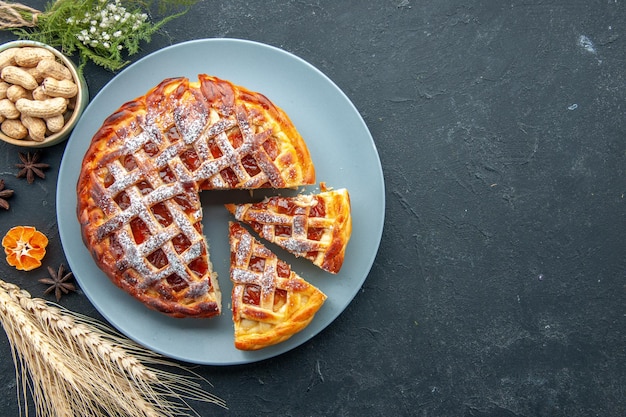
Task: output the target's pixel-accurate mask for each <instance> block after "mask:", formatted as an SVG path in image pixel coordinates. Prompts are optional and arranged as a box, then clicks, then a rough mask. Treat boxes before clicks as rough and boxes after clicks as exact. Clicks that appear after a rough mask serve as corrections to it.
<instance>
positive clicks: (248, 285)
mask: <svg viewBox="0 0 626 417" xmlns="http://www.w3.org/2000/svg"><path fill="white" fill-rule="evenodd" d="M229 237H230V279H231V281H232V282H233V291H232V309H233V323H234V327H235V347H236V348H237V349H240V350H258V349H262V348H264V347H267V346H271V345H274V344H277V343H280V342H283V341H285V340H287V339H289V338H290V337H291V336H293V335H294V334H296V333H297V332H299V331H301V330H302V329H304V328H305V327H306V326H307V325H308V324H309V323H310V322H311V320H313V317H314V316H315V313H316V312H317V311H318V310H319V309H320V307H321V306H322V304H324V301H325V300H326V295H325V294H324V293H322V292H321V291H320V290H318V289H317V288H315V287H314V286H313V285H311V284H309V283H308V282H306V281H305V280H304V279H302V278H301V277H300V276H298V275H297V274H296V273H295V272H294V271H292V270H291V267H290V266H289V265H288V264H287V263H285V262H284V261H281V260H280V259H278V257H277V256H276V254H274V253H273V252H272V251H270V250H269V249H268V248H267V247H265V246H264V245H263V244H261V242H259V241H258V240H256V239H255V238H254V237H252V235H251V234H250V233H249V232H248V231H247V230H246V229H245V228H244V227H243V226H241V225H240V224H239V223H235V222H230V223H229Z"/></svg>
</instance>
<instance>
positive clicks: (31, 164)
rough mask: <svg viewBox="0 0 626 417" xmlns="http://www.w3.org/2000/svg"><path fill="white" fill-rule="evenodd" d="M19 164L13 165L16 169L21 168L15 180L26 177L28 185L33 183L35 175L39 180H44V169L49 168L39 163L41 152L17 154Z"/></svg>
mask: <svg viewBox="0 0 626 417" xmlns="http://www.w3.org/2000/svg"><path fill="white" fill-rule="evenodd" d="M19 156H20V160H21V161H22V163H21V164H15V166H16V167H18V168H21V170H20V172H18V173H17V178H23V177H26V181H28V183H29V184H32V183H33V181H35V175H36V176H38V177H39V178H41V179H44V178H46V174H44V173H43V170H44V169H48V168H50V165H48V164H44V163H42V162H39V160H40V159H41V152H39V151H36V152H35V153H34V154H32V155H31V154H30V152H28V153H27V154H26V155H24V154H23V153H22V152H19Z"/></svg>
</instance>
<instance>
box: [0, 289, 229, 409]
mask: <svg viewBox="0 0 626 417" xmlns="http://www.w3.org/2000/svg"><path fill="white" fill-rule="evenodd" d="M0 321H1V323H2V326H3V327H4V330H5V332H6V334H7V337H8V339H9V343H10V346H11V350H12V352H11V353H12V357H13V362H14V363H15V375H16V379H17V381H18V384H17V386H18V388H17V390H18V402H19V409H20V415H25V416H28V398H29V396H28V393H29V392H30V395H31V397H32V400H33V404H34V409H35V412H36V415H37V416H58V417H65V416H67V417H74V416H81V417H90V416H94V417H96V416H110V417H116V416H119V417H170V416H190V415H196V416H198V414H197V413H196V412H195V411H194V410H193V409H192V408H191V407H190V406H189V404H188V403H187V401H188V400H194V401H203V402H209V403H214V404H216V405H219V406H221V407H226V406H225V404H224V402H223V401H222V400H221V399H219V398H218V397H216V396H215V395H213V394H210V393H207V392H205V391H204V390H203V389H202V386H201V382H206V381H205V380H204V379H202V378H201V377H200V376H198V375H196V374H194V373H193V372H191V371H190V370H189V369H187V368H185V367H183V366H181V365H178V364H176V363H174V362H170V361H167V360H165V359H163V358H162V357H161V356H159V355H157V354H155V353H153V352H151V351H149V350H147V349H145V348H142V347H141V346H139V345H137V344H135V343H133V342H132V341H130V340H128V339H127V338H125V337H123V336H120V335H118V334H116V333H114V332H113V331H112V330H111V329H110V328H108V327H107V326H106V325H104V324H103V323H101V322H98V321H97V320H94V319H92V318H90V317H87V316H83V315H80V314H77V313H74V312H71V311H69V310H66V309H63V308H62V307H59V306H56V305H53V304H52V303H48V302H46V301H45V300H42V299H37V298H31V296H30V294H29V293H28V292H26V291H24V290H21V289H20V288H19V287H17V286H15V285H13V284H9V283H6V282H4V281H2V280H0ZM172 367H173V369H176V370H178V371H183V372H184V373H185V374H183V375H181V374H179V373H175V372H171V371H168V370H167V369H164V368H172Z"/></svg>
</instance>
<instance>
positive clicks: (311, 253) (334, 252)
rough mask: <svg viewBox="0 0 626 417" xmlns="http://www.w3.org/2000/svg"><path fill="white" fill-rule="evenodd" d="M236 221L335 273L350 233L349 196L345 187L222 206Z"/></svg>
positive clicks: (343, 254) (337, 270)
mask: <svg viewBox="0 0 626 417" xmlns="http://www.w3.org/2000/svg"><path fill="white" fill-rule="evenodd" d="M226 208H227V209H228V211H230V212H231V213H232V214H233V215H234V216H235V218H236V219H237V220H239V221H241V222H244V223H246V224H248V225H250V226H251V227H252V228H253V229H254V230H255V231H256V232H257V233H258V234H259V235H260V236H261V237H262V238H263V239H265V240H267V241H269V242H272V243H274V244H276V245H278V246H280V247H281V248H283V249H285V250H287V251H288V252H290V253H292V254H294V255H296V256H298V257H304V258H306V259H308V260H310V261H312V262H313V263H314V264H315V265H317V266H319V267H320V268H322V269H323V270H325V271H328V272H331V273H333V274H336V273H337V272H339V270H340V269H341V266H342V265H343V260H344V257H345V252H346V246H347V245H348V241H349V240H350V235H351V233H352V218H351V215H350V196H349V194H348V191H347V190H346V189H345V188H342V189H339V190H329V191H327V190H326V189H325V187H324V185H323V184H322V192H321V193H319V194H309V195H298V196H295V197H281V196H274V197H269V198H266V199H265V200H263V201H261V202H259V203H246V204H226Z"/></svg>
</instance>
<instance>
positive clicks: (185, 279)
mask: <svg viewBox="0 0 626 417" xmlns="http://www.w3.org/2000/svg"><path fill="white" fill-rule="evenodd" d="M314 182H315V171H314V168H313V163H312V161H311V158H310V155H309V152H308V149H307V147H306V144H305V143H304V140H303V139H302V138H301V137H300V135H299V134H298V132H297V131H296V129H295V127H294V126H293V124H292V123H291V122H290V120H289V118H288V117H287V115H286V114H285V113H284V112H283V111H282V110H280V109H279V108H278V107H276V106H275V105H274V104H272V103H271V102H270V101H269V100H268V99H267V98H266V97H264V96H263V95H261V94H259V93H255V92H252V91H249V90H247V89H245V88H243V87H240V86H236V85H233V84H232V83H230V82H228V81H224V80H220V79H218V78H215V77H211V76H208V75H199V76H198V81H196V82H190V81H189V80H188V79H186V78H172V79H166V80H164V81H163V82H161V83H160V84H159V85H157V86H156V87H154V88H153V89H151V90H150V91H148V92H147V93H146V94H145V95H144V96H141V97H138V98H136V99H135V100H132V101H130V102H128V103H126V104H124V105H122V106H121V107H120V108H119V109H118V110H117V111H116V112H115V113H114V114H112V115H111V116H109V117H108V118H107V119H106V120H105V121H104V123H103V125H102V126H101V128H100V129H99V130H98V132H97V133H96V134H95V136H94V137H93V139H92V142H91V145H90V147H89V149H88V150H87V153H86V154H85V157H84V160H83V165H82V170H81V173H80V177H79V180H78V184H77V197H78V207H77V212H78V219H79V222H80V225H81V230H82V236H83V240H84V241H85V244H86V246H87V247H88V248H89V250H90V252H91V253H92V255H93V258H94V260H95V261H96V263H97V265H98V266H99V267H100V268H101V269H102V270H103V271H104V272H105V273H106V274H107V275H108V276H109V278H111V280H112V281H113V282H114V283H115V284H116V285H118V286H119V287H121V288H123V289H124V290H126V291H127V292H128V293H130V294H131V295H132V296H134V297H135V298H137V299H138V300H140V301H141V302H143V303H144V304H146V305H147V306H148V307H150V308H153V309H155V310H158V311H161V312H163V313H165V314H169V315H172V316H175V317H187V316H192V317H210V316H213V315H216V314H219V313H220V310H221V300H220V292H219V287H218V282H217V277H216V275H215V273H214V272H213V271H212V266H211V262H210V260H209V254H208V247H207V244H206V242H205V240H204V237H203V235H202V223H201V220H202V209H201V205H200V199H199V195H198V192H199V190H203V189H204V190H210V189H254V188H262V187H273V188H284V187H294V186H299V185H304V184H312V183H314Z"/></svg>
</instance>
